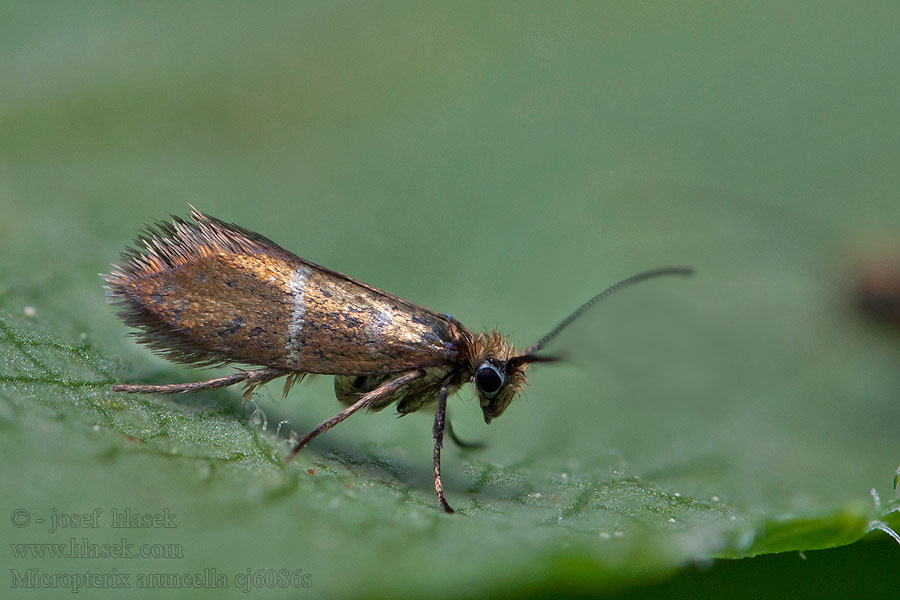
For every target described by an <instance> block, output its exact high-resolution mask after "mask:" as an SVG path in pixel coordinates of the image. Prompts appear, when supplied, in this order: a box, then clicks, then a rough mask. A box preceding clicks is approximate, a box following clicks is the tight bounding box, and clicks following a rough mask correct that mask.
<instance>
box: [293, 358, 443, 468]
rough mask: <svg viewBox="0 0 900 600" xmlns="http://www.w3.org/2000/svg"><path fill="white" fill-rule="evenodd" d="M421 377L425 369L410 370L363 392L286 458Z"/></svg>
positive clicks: (324, 422) (310, 434)
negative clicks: (363, 409) (358, 412)
mask: <svg viewBox="0 0 900 600" xmlns="http://www.w3.org/2000/svg"><path fill="white" fill-rule="evenodd" d="M421 377H425V370H424V369H416V370H415V371H409V372H408V373H404V374H403V375H400V376H399V377H396V378H394V379H391V380H390V381H388V382H387V383H383V384H382V385H380V386H378V387H377V388H375V389H374V390H372V391H371V392H367V393H365V394H363V396H362V398H360V399H359V400H357V401H356V402H355V403H354V404H352V405H350V406H348V407H347V408H345V409H344V410H342V411H341V412H339V413H338V414H336V415H334V416H333V417H331V418H330V419H328V420H326V421H323V422H322V423H320V424H319V426H318V427H316V428H315V429H313V430H312V431H310V432H309V433H307V434H306V435H305V436H303V437H302V438H301V439H300V441H299V442H297V445H295V446H294V448H293V449H292V450H291V452H290V454H288V455H287V458H285V460H286V461H288V460H291V459H292V458H294V456H296V455H297V453H298V452H300V450H301V449H302V448H303V447H304V446H306V445H307V444H308V443H310V442H311V441H313V440H314V439H316V438H317V437H319V436H320V435H322V434H323V433H325V432H326V431H328V430H329V429H331V428H332V427H334V426H335V425H337V424H338V423H340V422H341V421H343V420H344V419H346V418H347V417H349V416H350V415H352V414H353V413H355V412H356V411H358V410H359V409H361V408H366V407H367V406H372V405H373V404H376V403H378V401H379V400H381V399H382V398H384V397H385V396H387V395H389V394H392V393H393V392H395V391H396V390H398V389H399V388H401V387H403V386H404V385H406V384H408V383H409V382H410V381H413V380H416V379H419V378H421Z"/></svg>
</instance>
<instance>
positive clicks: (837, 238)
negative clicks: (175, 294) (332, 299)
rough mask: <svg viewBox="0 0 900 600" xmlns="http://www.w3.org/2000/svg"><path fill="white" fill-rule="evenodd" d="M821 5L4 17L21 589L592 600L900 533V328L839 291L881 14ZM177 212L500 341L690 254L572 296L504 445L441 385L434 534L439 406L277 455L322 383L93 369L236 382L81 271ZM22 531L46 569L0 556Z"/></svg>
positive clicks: (83, 10)
mask: <svg viewBox="0 0 900 600" xmlns="http://www.w3.org/2000/svg"><path fill="white" fill-rule="evenodd" d="M808 11H809V9H808V8H805V7H803V6H801V5H799V4H797V5H794V4H789V5H785V4H784V3H761V4H760V3H755V4H753V5H750V6H746V5H741V6H735V7H732V8H730V9H728V10H722V9H720V8H718V7H709V6H707V5H703V6H702V7H701V5H699V4H698V5H696V6H694V5H691V4H679V5H673V6H671V7H668V6H662V5H659V6H655V5H654V6H650V7H646V6H644V7H638V6H637V5H632V4H630V3H625V4H621V5H615V6H609V5H606V4H604V3H587V4H567V5H566V7H565V9H563V8H561V7H559V6H557V5H553V4H534V5H527V6H526V5H521V4H520V3H514V4H513V3H510V4H503V3H491V4H488V5H486V6H485V5H483V4H482V3H479V4H472V5H468V6H463V5H459V4H453V5H440V4H436V5H430V6H424V5H421V4H420V3H396V4H391V5H383V6H379V7H374V6H369V5H359V4H357V5H352V6H351V5H332V4H312V5H307V4H301V3H287V4H283V5H267V7H266V8H265V9H263V8H262V7H260V6H256V5H250V4H242V3H233V4H232V3H218V4H217V5H216V6H215V8H213V7H212V6H206V5H196V6H193V5H192V6H188V5H180V4H179V5H153V6H151V7H143V8H136V7H134V6H131V5H122V6H113V5H106V4H104V3H90V4H85V3H58V4H53V3H39V4H34V5H28V6H27V7H26V6H24V5H23V6H22V7H17V8H16V9H15V10H12V9H4V10H3V11H2V13H0V14H2V16H3V18H2V19H0V22H2V23H3V25H0V27H2V28H3V33H4V34H5V35H3V36H0V49H2V50H4V52H2V54H0V55H2V56H3V57H4V58H3V59H2V60H0V84H2V85H0V89H3V90H4V100H3V102H2V103H0V131H3V132H4V133H3V135H2V136H0V181H2V184H0V456H3V459H4V465H3V468H2V469H0V492H2V493H0V497H2V511H4V512H2V514H3V515H6V517H8V521H7V523H8V524H7V525H3V528H4V529H3V531H4V534H5V535H4V539H5V540H8V543H9V544H10V547H9V550H8V552H9V553H8V554H7V556H8V557H9V559H8V561H7V566H8V568H7V570H6V571H7V576H8V577H9V581H10V583H9V585H11V586H13V587H16V585H17V584H16V582H19V584H18V585H19V587H21V584H22V582H23V581H27V580H24V579H21V578H22V577H25V575H24V574H25V573H26V572H28V570H29V569H36V570H37V571H36V572H37V573H38V574H43V575H50V576H51V578H50V579H43V580H39V581H50V582H56V584H58V585H57V586H56V587H57V588H64V589H65V588H71V587H72V586H73V585H75V584H76V580H75V579H73V578H72V577H69V578H68V579H60V577H61V576H62V575H61V574H71V573H84V572H85V571H86V570H92V572H94V573H99V574H101V575H103V574H106V575H109V574H110V573H112V572H113V570H114V569H115V570H116V571H115V572H116V573H118V574H122V575H128V578H127V579H128V587H129V588H131V591H133V592H134V591H140V590H144V594H145V595H146V596H147V597H153V598H157V597H159V595H160V594H161V593H163V592H161V591H160V590H161V589H166V590H169V589H171V588H178V589H183V588H185V587H192V588H193V587H200V586H206V587H208V586H210V585H212V586H214V587H216V586H218V587H219V589H218V590H217V591H218V592H220V594H221V595H223V596H244V595H245V593H244V591H245V590H249V589H252V591H253V592H254V593H259V594H268V595H270V596H273V597H283V596H284V595H285V594H286V593H288V592H290V591H294V592H302V591H303V590H306V591H309V593H310V594H314V595H315V596H316V597H323V596H324V597H329V596H330V597H338V596H346V595H350V594H352V595H354V596H363V597H364V596H373V597H374V596H391V597H420V596H423V595H426V594H428V595H433V596H456V595H472V596H483V595H487V594H494V595H514V594H520V593H522V594H524V593H532V594H534V595H553V594H554V592H558V591H560V590H561V591H567V590H568V591H572V592H577V593H584V594H591V593H596V592H599V591H607V592H610V593H612V592H615V591H621V590H637V591H639V590H640V589H642V587H641V586H644V585H647V584H648V582H657V581H661V580H663V579H665V578H666V577H669V576H671V575H673V574H674V573H677V572H679V571H680V570H683V569H685V568H687V567H688V566H689V565H695V564H700V565H706V564H708V562H709V561H713V560H715V559H724V558H741V557H752V556H758V555H763V554H771V553H787V552H790V553H796V552H802V551H808V550H816V549H827V548H837V547H841V546H846V545H849V544H853V546H852V547H851V549H846V548H845V550H846V552H848V553H854V552H859V551H858V541H859V540H861V539H862V538H863V537H864V536H866V535H867V533H868V532H871V531H874V533H871V534H869V537H872V538H878V539H889V535H890V533H891V532H892V531H894V530H896V529H897V528H898V526H900V522H898V521H900V519H898V512H897V507H898V501H897V495H896V491H895V490H894V489H892V488H891V480H892V478H893V479H894V482H893V485H894V488H896V481H897V475H896V474H897V472H898V471H897V465H898V463H900V436H898V435H897V427H896V423H897V412H898V406H897V398H898V393H900V378H898V361H897V357H898V356H900V352H898V350H900V336H898V335H897V331H896V330H892V329H890V328H889V327H887V326H884V325H883V324H879V323H878V322H877V321H874V320H867V319H866V317H865V315H864V314H862V313H861V312H860V311H859V309H858V307H857V305H856V304H854V302H853V298H854V287H853V286H854V285H855V284H856V282H857V280H858V277H857V275H858V266H857V265H858V263H859V261H860V260H862V259H865V258H867V257H869V256H870V255H873V254H874V255H878V256H882V255H885V256H886V255H890V253H891V251H892V250H891V248H892V244H896V239H897V231H898V227H900V203H898V202H897V198H898V192H900V182H898V180H897V178H896V165H897V164H898V159H900V156H898V149H900V125H898V121H897V119H896V98H897V97H900V67H898V63H897V61H896V60H895V57H896V56H897V54H898V51H900V47H898V45H900V38H898V37H897V36H896V35H895V31H894V23H896V19H897V17H898V16H900V14H898V13H897V8H896V7H893V6H892V5H885V6H882V7H874V6H871V7H869V9H868V10H867V11H859V10H857V9H856V8H854V7H850V6H849V5H844V4H841V3H833V4H828V6H827V7H822V6H817V8H816V10H815V13H816V14H815V16H816V18H815V19H812V18H811V17H810V14H809V12H808ZM188 203H191V204H193V205H195V206H197V208H199V209H201V210H203V211H204V212H207V213H209V214H212V215H214V216H217V217H219V218H222V219H225V220H228V221H232V222H237V223H239V224H241V225H242V226H245V227H248V228H250V229H252V230H255V231H259V232H260V233H262V234H263V235H266V236H267V237H270V238H272V239H274V240H275V241H276V242H278V243H280V244H281V245H283V246H284V247H286V248H287V249H289V250H291V251H293V252H296V253H297V254H299V255H301V256H303V257H305V258H308V259H310V260H312V261H315V262H316V263H319V264H323V265H326V266H328V267H329V268H333V269H336V270H339V271H341V272H345V273H347V274H349V275H351V276H354V277H357V278H359V279H361V280H363V281H366V282H368V283H371V284H373V285H375V286H377V287H379V288H382V289H385V290H387V291H389V292H392V293H395V294H397V295H400V296H402V297H405V298H408V299H410V300H412V301H414V302H417V303H420V304H423V305H425V306H428V307H430V308H432V309H434V310H436V311H439V312H445V311H446V312H449V313H450V314H451V315H452V316H453V317H455V318H457V319H459V320H460V321H462V322H463V323H465V324H466V325H467V326H469V327H470V328H473V329H475V330H481V329H486V328H490V327H495V326H496V327H497V328H498V329H499V330H501V331H503V332H505V333H506V334H509V335H510V336H511V338H512V339H513V341H514V342H515V343H516V344H517V345H518V346H520V347H525V346H527V345H529V344H531V343H533V342H534V341H535V340H537V339H539V338H540V336H541V335H543V334H545V333H546V332H547V331H549V330H551V329H552V327H553V326H554V325H555V324H556V323H558V322H559V321H560V320H561V319H563V318H564V317H565V315H566V314H568V313H569V312H570V311H571V310H573V309H574V308H576V307H577V306H578V305H579V304H580V303H582V302H583V301H585V300H587V299H588V298H590V297H591V296H592V295H593V294H595V293H597V292H598V291H600V290H601V289H603V288H605V287H606V286H607V285H609V284H611V283H613V282H615V281H617V280H619V279H622V278H623V277H626V276H628V275H631V274H633V273H636V272H638V271H641V270H643V269H646V268H651V267H656V266H663V265H668V264H684V265H691V266H693V267H695V268H696V270H697V273H696V275H695V276H694V277H692V278H689V279H682V278H666V279H660V280H656V281H652V282H647V283H642V284H641V285H640V286H635V287H634V288H629V289H628V290H625V291H623V292H621V293H620V294H616V295H614V296H612V297H610V298H609V299H606V300H604V301H603V302H602V303H600V304H599V305H598V306H596V307H595V308H592V309H591V311H590V312H588V313H587V314H586V315H585V316H584V317H583V318H581V319H579V320H578V321H577V325H575V326H573V327H572V328H570V329H569V330H567V331H566V332H565V333H564V334H563V335H560V337H559V338H557V339H556V340H554V342H553V344H554V345H553V350H554V351H559V352H560V353H563V354H566V355H567V357H568V360H567V361H564V362H563V363H562V364H558V365H557V364H552V365H551V364H546V365H543V364H542V365H536V366H535V367H534V368H533V369H532V370H531V371H530V372H529V379H530V383H531V385H530V387H529V388H528V390H527V392H526V393H525V394H524V395H523V396H522V397H520V398H519V399H517V400H516V401H515V402H514V403H513V404H512V405H511V406H510V408H509V410H508V411H507V412H506V413H505V414H504V415H503V418H502V419H497V420H496V421H495V422H494V423H492V424H491V426H490V427H487V426H485V425H484V423H483V421H482V418H481V414H480V410H479V409H478V406H477V402H475V401H474V400H473V398H472V392H471V390H469V389H465V390H463V392H462V393H461V394H460V395H459V397H457V398H452V399H451V401H450V412H451V416H452V418H453V423H454V427H455V429H456V431H457V432H459V433H460V435H461V437H464V438H466V439H473V440H475V439H478V440H484V441H485V442H486V443H487V445H486V447H485V448H484V449H481V450H477V451H469V450H460V449H456V448H454V447H453V446H452V445H450V444H448V445H447V446H446V450H445V453H444V455H445V458H444V474H445V481H444V483H445V487H446V489H447V493H448V499H449V501H450V503H451V504H452V505H453V506H454V507H455V508H456V509H457V510H458V513H459V514H457V515H453V516H449V515H444V514H443V513H442V512H441V511H440V507H439V506H438V504H437V501H436V499H435V497H434V493H433V490H432V487H431V474H430V469H431V451H432V447H431V417H430V415H429V414H422V415H412V416H409V417H406V418H404V419H401V420H397V419H396V418H395V417H394V415H392V414H391V411H390V410H386V411H383V412H379V413H373V414H369V415H365V414H360V415H356V416H354V417H353V418H351V419H349V420H348V421H347V422H346V423H344V424H342V425H341V426H340V427H338V428H336V429H335V430H333V431H331V432H329V433H328V434H327V435H325V436H323V437H322V438H320V439H319V440H317V441H316V442H315V443H314V444H312V445H311V446H310V447H309V448H306V449H304V450H303V452H301V453H300V454H299V455H298V457H297V458H296V459H295V460H294V461H292V462H291V463H285V462H284V461H283V460H282V459H283V456H284V455H285V453H286V449H287V447H288V445H289V436H290V435H291V432H292V431H294V432H296V433H298V434H302V433H305V432H306V431H308V430H309V429H311V428H312V427H314V426H315V425H316V424H318V423H319V422H320V421H322V420H323V419H325V418H327V417H329V416H331V415H332V414H334V413H336V412H337V411H338V410H339V409H340V408H341V407H340V406H339V405H338V403H337V402H335V401H334V395H333V391H332V389H331V380H330V378H328V377H315V378H310V380H308V381H305V382H304V383H303V384H302V385H299V386H297V387H295V388H294V390H293V391H292V393H291V394H290V396H289V397H288V398H287V399H286V400H281V399H280V397H279V396H280V384H278V383H276V384H272V385H270V386H268V387H267V388H264V389H263V390H261V391H259V392H257V393H256V394H255V395H254V397H253V398H252V399H251V401H249V402H247V403H243V404H242V402H241V399H240V392H239V391H238V390H224V391H218V392H215V393H202V394H197V395H195V396H184V397H174V398H171V397H163V396H156V395H148V396H140V395H132V394H117V393H112V392H111V391H110V389H109V385H110V384H111V383H112V382H129V383H138V382H141V383H171V382H183V381H196V380H200V379H205V378H210V377H213V376H216V375H218V374H219V373H220V372H227V369H226V370H208V369H202V370H194V369H189V368H185V367H181V366H176V365H172V364H170V363H167V362H165V361H163V360H161V359H158V358H155V357H153V356H152V355H151V354H150V353H149V352H148V351H147V350H146V349H144V348H141V347H139V346H137V345H136V344H135V343H134V341H133V340H132V339H130V338H129V337H128V336H127V335H126V330H125V328H124V326H123V325H122V324H121V322H120V321H119V320H118V319H117V318H116V317H115V315H114V313H113V310H112V309H111V308H110V307H109V306H107V305H106V304H105V303H104V297H103V296H104V294H103V289H102V283H101V280H100V279H99V278H98V277H97V276H96V273H97V272H98V271H102V272H106V271H108V269H109V263H111V262H114V261H115V260H117V255H118V252H119V251H120V250H121V249H122V248H124V247H125V246H126V245H127V244H129V243H130V242H131V240H132V239H133V238H134V236H135V234H136V233H137V232H138V231H139V230H140V229H141V228H142V227H143V226H144V224H145V223H147V222H149V221H152V220H153V219H158V218H165V216H166V215H167V214H168V213H175V214H180V215H184V214H185V213H186V212H187V210H188ZM885 238H887V241H882V240H884V239H885ZM893 247H896V246H893ZM270 388H271V389H270ZM423 412H426V413H427V411H423ZM879 492H880V495H879ZM98 509H99V512H97V510H98ZM22 511H24V512H22ZM128 511H130V513H128ZM125 514H137V515H145V516H147V521H146V522H148V523H150V525H148V526H143V525H142V526H139V527H130V528H128V527H126V528H122V527H115V526H114V525H115V524H116V520H115V519H116V518H117V516H118V517H122V515H125ZM91 515H97V517H96V520H94V521H92V520H91V519H90V518H89V517H90V516H91ZM166 515H167V516H169V517H170V518H171V519H170V521H171V524H173V525H174V526H172V527H166V526H164V525H158V524H156V523H157V521H154V520H153V517H154V516H160V519H162V516H166ZM173 515H174V517H173ZM123 518H124V517H123ZM39 519H42V520H43V522H42V523H39V522H38V520H39ZM162 521H165V519H162ZM143 522H144V521H139V523H143ZM76 523H77V524H78V526H77V527H76V526H75V524H76ZM94 523H96V526H95V525H94ZM126 523H127V519H126ZM54 524H55V525H54ZM119 524H121V522H119ZM46 543H51V544H62V545H63V546H65V549H66V550H67V552H68V555H66V556H62V557H59V558H51V557H48V556H44V557H43V558H39V557H35V556H34V555H33V554H29V553H31V552H36V551H38V550H36V549H35V548H32V547H30V546H23V544H46ZM116 544H120V545H121V547H122V548H126V547H127V548H133V549H136V550H135V551H136V552H138V553H141V552H144V553H145V554H147V555H146V556H141V557H138V558H123V557H120V556H114V554H115V553H116V551H115V550H114V548H116V547H117V546H116ZM128 544H132V545H133V546H131V547H129V546H127V545H128ZM104 545H105V546H104ZM76 546H77V547H79V548H82V547H83V548H87V549H88V550H87V551H88V553H89V554H90V553H91V552H100V553H102V552H103V549H104V548H105V549H106V550H105V551H106V553H107V555H106V556H97V557H91V556H86V557H85V556H72V552H71V550H72V548H75V547H76ZM41 548H44V547H41ZM41 551H44V550H41ZM898 551H900V550H898V549H897V548H896V547H894V546H893V545H887V544H882V545H881V546H878V550H877V551H875V552H873V553H874V554H876V555H877V556H880V557H881V558H882V559H884V560H895V558H896V552H898ZM47 552H50V551H49V550H48V551H47ZM829 552H830V551H829ZM835 552H837V551H835ZM866 552H868V550H867V551H866ZM110 553H112V554H113V555H110ZM76 554H77V552H76ZM119 554H121V552H119ZM160 554H167V555H169V556H170V557H169V558H163V557H162V556H160ZM848 555H849V554H848ZM854 555H855V554H854ZM811 556H814V555H811ZM815 556H817V555H815ZM829 556H831V555H829ZM865 556H867V557H868V556H870V555H869V554H868V553H865ZM760 560H761V559H753V561H760ZM773 560H774V559H773ZM810 560H812V559H810ZM866 560H868V559H866ZM753 561H751V564H761V565H766V567H765V568H767V569H772V572H775V570H776V569H777V568H779V567H776V566H772V565H774V564H775V563H769V562H756V563H753ZM862 562H863V559H860V563H859V564H862ZM717 564H719V563H717ZM735 564H744V563H737V562H736V563H735ZM779 564H784V563H779ZM854 564H857V563H854ZM714 568H718V569H721V568H722V567H718V566H717V567H714ZM726 569H727V567H726ZM683 573H686V574H685V575H683V577H684V578H685V579H684V581H689V580H690V581H693V580H692V579H690V577H691V576H690V575H689V574H688V573H690V571H683ZM194 576H196V577H197V579H194ZM304 576H308V577H307V578H306V579H304ZM53 577H56V579H53ZM17 578H18V579H17ZM222 581H224V585H225V587H222V586H221V585H220V584H221V583H222ZM798 581H799V576H798ZM114 582H115V579H114V578H113V577H112V576H110V577H109V578H107V579H101V581H100V583H98V584H96V585H102V587H110V586H111V585H112V584H113V583H114ZM306 584H309V585H311V588H307V587H304V586H305V585H306ZM92 585H93V584H92ZM860 585H861V586H862V585H865V584H863V583H861V584H860ZM44 587H46V586H44ZM95 587H96V586H95ZM95 591H96V590H95ZM861 591H865V590H861ZM116 592H117V590H115V589H113V593H116Z"/></svg>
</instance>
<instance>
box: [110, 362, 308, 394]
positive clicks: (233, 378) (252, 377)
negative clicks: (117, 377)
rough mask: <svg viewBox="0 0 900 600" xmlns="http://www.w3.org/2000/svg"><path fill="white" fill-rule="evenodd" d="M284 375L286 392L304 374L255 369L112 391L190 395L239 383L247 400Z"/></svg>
mask: <svg viewBox="0 0 900 600" xmlns="http://www.w3.org/2000/svg"><path fill="white" fill-rule="evenodd" d="M284 375H288V382H289V383H290V385H288V382H286V383H285V390H286V391H287V390H289V389H290V386H291V385H294V383H297V382H298V381H299V380H300V379H302V378H303V375H304V374H303V373H298V372H296V371H291V370H289V369H278V368H269V369H254V370H252V371H239V372H237V373H234V374H232V375H228V376H227V377H217V378H215V379H208V380H206V381H193V382H191V383H168V384H164V385H130V384H114V385H113V386H112V391H114V392H126V393H131V394H190V393H192V392H202V391H206V390H218V389H221V388H226V387H229V386H232V385H235V384H237V383H244V384H245V385H246V386H247V389H246V390H245V391H244V399H246V398H247V397H248V396H249V395H250V394H251V393H252V392H253V391H254V390H255V389H256V388H257V387H259V386H261V385H264V384H266V383H268V382H270V381H272V380H273V379H277V378H279V377H283V376H284Z"/></svg>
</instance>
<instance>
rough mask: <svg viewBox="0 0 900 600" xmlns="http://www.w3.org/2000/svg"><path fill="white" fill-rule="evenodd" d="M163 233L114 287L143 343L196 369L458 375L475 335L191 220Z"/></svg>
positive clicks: (154, 230) (112, 278)
mask: <svg viewBox="0 0 900 600" xmlns="http://www.w3.org/2000/svg"><path fill="white" fill-rule="evenodd" d="M191 216H192V218H193V220H194V222H193V223H192V222H189V221H185V220H182V219H179V218H178V217H173V220H172V222H171V223H164V222H157V223H156V225H155V226H154V227H150V228H149V229H148V230H147V232H146V233H145V234H144V235H142V236H141V237H139V238H138V240H137V241H136V243H135V246H136V248H141V249H140V250H139V249H135V248H132V249H128V250H126V252H125V253H123V259H124V260H125V262H124V266H123V267H116V268H115V270H114V271H113V272H111V273H110V274H109V275H107V276H106V278H105V279H106V282H107V290H108V292H107V297H108V300H109V301H110V302H111V303H113V304H117V305H119V306H120V308H121V310H120V316H122V318H123V319H124V320H125V322H126V324H128V325H130V326H132V327H135V328H136V329H138V330H139V331H138V332H136V335H137V336H138V339H139V341H140V342H142V343H144V344H146V345H148V346H149V347H150V348H151V349H152V350H154V351H155V352H157V353H159V354H162V355H163V356H164V357H165V358H167V359H169V360H174V361H177V362H183V363H187V364H194V365H212V364H228V363H245V364H253V365H261V366H266V367H275V368H285V369H290V370H294V371H302V372H309V373H322V374H342V375H372V374H386V373H393V372H398V371H402V370H408V369H411V368H419V367H430V366H441V365H448V364H452V363H454V362H455V361H456V359H457V357H458V355H459V346H460V339H461V337H462V336H463V335H464V334H465V333H466V332H467V330H466V329H465V327H463V326H462V324H460V323H459V322H458V321H455V320H454V319H450V318H449V317H446V316H442V315H438V314H436V313H434V312H433V311H431V310H428V309H427V308H424V307H421V306H418V305H416V304H414V303H412V302H409V301H407V300H403V299H402V298H398V297H397V296H394V295H392V294H389V293H387V292H383V291H381V290H379V289H377V288H374V287H372V286H370V285H367V284H365V283H362V282H360V281H358V280H356V279H353V278H352V277H348V276H346V275H343V274H341V273H338V272H336V271H332V270H330V269H326V268H324V267H321V266H319V265H316V264H315V263H312V262H309V261H307V260H304V259H302V258H300V257H298V256H296V255H294V254H292V253H291V252H288V251H287V250H285V249H283V248H281V247H280V246H278V245H277V244H276V243H274V242H272V241H271V240H269V239H268V238H265V237H263V236H261V235H259V234H257V233H254V232H252V231H249V230H247V229H244V228H242V227H239V226H237V225H232V224H229V223H226V222H224V221H220V220H218V219H215V218H213V217H209V216H207V215H204V214H202V213H200V212H199V211H196V210H194V211H193V212H192V213H191Z"/></svg>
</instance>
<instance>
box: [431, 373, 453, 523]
mask: <svg viewBox="0 0 900 600" xmlns="http://www.w3.org/2000/svg"><path fill="white" fill-rule="evenodd" d="M446 414H447V386H443V387H441V392H440V394H439V395H438V403H437V410H436V411H435V413H434V430H433V437H434V491H435V493H436V494H437V497H438V501H439V502H440V503H441V508H443V509H444V512H446V513H449V514H453V512H454V511H453V509H452V508H450V505H449V504H447V499H446V498H445V497H444V484H443V483H441V446H443V444H444V417H445V415H446Z"/></svg>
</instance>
